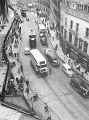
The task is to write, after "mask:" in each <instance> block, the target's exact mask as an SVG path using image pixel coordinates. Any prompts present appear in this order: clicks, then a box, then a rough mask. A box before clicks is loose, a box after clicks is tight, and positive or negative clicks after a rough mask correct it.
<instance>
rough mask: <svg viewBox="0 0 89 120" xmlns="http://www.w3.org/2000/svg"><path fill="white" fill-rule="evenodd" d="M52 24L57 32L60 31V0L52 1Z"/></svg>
mask: <svg viewBox="0 0 89 120" xmlns="http://www.w3.org/2000/svg"><path fill="white" fill-rule="evenodd" d="M49 18H50V24H51V26H52V27H53V28H56V29H57V30H59V29H60V0H50V17H49Z"/></svg>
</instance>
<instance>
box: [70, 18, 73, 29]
mask: <svg viewBox="0 0 89 120" xmlns="http://www.w3.org/2000/svg"><path fill="white" fill-rule="evenodd" d="M72 28H73V20H71V21H70V29H72Z"/></svg>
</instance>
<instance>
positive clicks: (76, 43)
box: [74, 36, 78, 47]
mask: <svg viewBox="0 0 89 120" xmlns="http://www.w3.org/2000/svg"><path fill="white" fill-rule="evenodd" d="M74 45H75V46H76V47H77V45H78V37H77V36H75V41H74Z"/></svg>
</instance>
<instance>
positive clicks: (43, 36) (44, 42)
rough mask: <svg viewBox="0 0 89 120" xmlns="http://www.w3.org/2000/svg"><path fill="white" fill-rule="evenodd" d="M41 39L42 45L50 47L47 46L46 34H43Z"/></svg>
mask: <svg viewBox="0 0 89 120" xmlns="http://www.w3.org/2000/svg"><path fill="white" fill-rule="evenodd" d="M39 37H40V42H41V44H42V45H48V44H47V36H46V35H45V33H42V32H41V33H40V35H39Z"/></svg>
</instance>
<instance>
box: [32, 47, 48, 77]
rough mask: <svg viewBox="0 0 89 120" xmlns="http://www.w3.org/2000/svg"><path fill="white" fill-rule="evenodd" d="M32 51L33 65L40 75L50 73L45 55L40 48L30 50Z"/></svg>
mask: <svg viewBox="0 0 89 120" xmlns="http://www.w3.org/2000/svg"><path fill="white" fill-rule="evenodd" d="M30 53H31V65H32V67H33V68H34V70H35V71H36V73H39V74H40V75H44V74H46V75H47V74H48V71H49V70H48V66H47V61H46V59H45V57H44V56H43V55H42V53H41V52H40V50H38V49H32V50H30Z"/></svg>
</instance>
